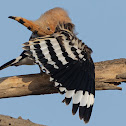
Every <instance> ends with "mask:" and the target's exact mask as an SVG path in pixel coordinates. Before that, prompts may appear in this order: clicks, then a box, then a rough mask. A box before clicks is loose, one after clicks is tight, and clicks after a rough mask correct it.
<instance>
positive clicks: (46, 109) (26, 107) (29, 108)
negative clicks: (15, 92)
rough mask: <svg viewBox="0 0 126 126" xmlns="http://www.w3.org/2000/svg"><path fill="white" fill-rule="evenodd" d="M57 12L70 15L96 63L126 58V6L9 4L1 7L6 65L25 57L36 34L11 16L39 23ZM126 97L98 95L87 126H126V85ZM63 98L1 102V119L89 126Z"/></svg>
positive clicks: (107, 2) (113, 0)
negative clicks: (47, 14)
mask: <svg viewBox="0 0 126 126" xmlns="http://www.w3.org/2000/svg"><path fill="white" fill-rule="evenodd" d="M54 7H62V8H64V9H66V10H67V11H68V13H69V16H70V17H71V19H72V21H73V23H74V24H75V26H76V32H77V33H78V35H77V36H78V37H79V39H81V40H83V42H85V43H86V44H87V45H88V46H89V47H91V48H92V50H93V54H92V57H93V60H94V62H99V61H105V60H112V59H118V58H126V50H125V48H126V1H125V0H104V1H103V0H102V1H101V0H83V1H82V0H76V1H73V0H69V1H68V0H63V1H59V0H52V1H50V0H27V1H26V0H21V1H17V0H11V1H9V0H3V1H0V65H2V64H4V63H5V62H7V61H9V60H11V59H13V58H15V57H17V56H19V55H20V53H21V52H22V43H24V42H26V41H28V39H29V37H30V35H31V31H29V30H27V29H26V28H25V27H24V26H22V25H21V24H19V23H17V22H16V21H13V20H10V19H8V16H21V17H24V18H27V19H29V20H36V19H38V18H39V17H40V15H41V14H43V13H44V12H45V11H47V10H49V9H52V8H54ZM38 72H39V68H38V66H20V67H9V68H7V69H5V70H3V71H0V77H6V76H13V75H23V74H32V73H38ZM121 87H122V88H123V90H122V91H96V99H95V104H94V108H93V113H92V116H91V119H90V122H89V123H88V124H87V126H111V125H114V126H119V125H121V126H124V125H125V124H126V117H125V116H126V108H125V107H126V84H125V83H122V85H121ZM63 98H64V96H62V95H60V94H53V95H39V96H26V97H20V98H8V99H0V114H3V115H9V116H12V117H15V118H17V117H18V116H22V118H24V119H30V120H31V121H33V122H35V123H39V124H44V125H48V126H83V125H84V123H83V121H80V120H79V116H78V113H77V114H76V115H75V116H73V115H72V112H71V110H72V104H70V105H69V106H66V105H65V104H63V103H62V100H63Z"/></svg>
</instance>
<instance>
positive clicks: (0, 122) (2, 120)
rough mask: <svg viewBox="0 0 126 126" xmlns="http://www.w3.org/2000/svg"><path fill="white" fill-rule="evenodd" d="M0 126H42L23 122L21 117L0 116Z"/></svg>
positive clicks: (26, 121) (27, 121)
mask: <svg viewBox="0 0 126 126" xmlns="http://www.w3.org/2000/svg"><path fill="white" fill-rule="evenodd" d="M0 126H44V125H40V124H35V123H33V122H31V121H30V120H29V119H27V120H24V119H22V118H21V117H18V118H17V119H16V118H13V117H10V116H4V115H0Z"/></svg>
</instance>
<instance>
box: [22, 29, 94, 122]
mask: <svg viewBox="0 0 126 126" xmlns="http://www.w3.org/2000/svg"><path fill="white" fill-rule="evenodd" d="M36 41H37V42H36ZM77 42H78V43H77ZM81 45H83V48H82V49H81V48H80V46H81ZM23 49H24V50H26V52H27V53H28V55H30V56H31V57H33V58H34V60H35V62H36V63H37V64H39V65H40V66H44V67H45V68H46V69H47V71H48V74H50V76H51V78H50V80H51V81H53V82H54V83H55V86H56V87H57V88H58V89H59V92H60V93H62V94H63V93H65V99H64V100H63V102H65V103H66V104H67V105H68V104H69V103H70V101H71V99H73V107H72V113H73V114H76V112H77V110H78V109H79V117H80V119H83V120H84V121H85V122H86V123H87V122H88V121H89V119H90V116H91V112H92V107H93V104H94V97H95V74H94V63H93V61H92V59H91V57H90V55H89V54H88V52H86V51H85V50H84V44H80V40H78V39H77V38H76V37H75V39H74V34H71V33H69V32H68V31H67V32H66V31H64V32H63V31H62V32H61V33H60V34H59V33H55V34H53V35H52V37H47V36H46V37H45V38H44V37H42V38H40V37H39V39H35V40H33V41H29V42H27V43H26V44H25V43H24V48H23Z"/></svg>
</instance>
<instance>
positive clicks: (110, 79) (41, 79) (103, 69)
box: [0, 59, 126, 98]
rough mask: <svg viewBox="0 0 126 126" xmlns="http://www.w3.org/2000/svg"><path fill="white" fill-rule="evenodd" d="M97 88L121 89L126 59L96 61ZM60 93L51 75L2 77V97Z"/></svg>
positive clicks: (124, 79) (0, 80)
mask: <svg viewBox="0 0 126 126" xmlns="http://www.w3.org/2000/svg"><path fill="white" fill-rule="evenodd" d="M95 75H96V77H95V82H96V90H121V89H122V88H121V87H117V86H118V85H119V84H121V82H126V59H115V60H109V61H102V62H97V63H95ZM52 93H58V90H57V89H56V88H55V87H53V83H51V82H50V81H49V75H47V74H45V73H43V74H29V75H20V76H12V77H3V78H0V98H9V97H20V96H27V95H40V94H52Z"/></svg>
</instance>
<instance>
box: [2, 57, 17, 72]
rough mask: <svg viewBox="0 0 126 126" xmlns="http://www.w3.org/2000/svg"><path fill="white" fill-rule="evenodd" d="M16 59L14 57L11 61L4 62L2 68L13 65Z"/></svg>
mask: <svg viewBox="0 0 126 126" xmlns="http://www.w3.org/2000/svg"><path fill="white" fill-rule="evenodd" d="M15 61H16V59H12V60H10V61H9V62H7V63H5V64H3V65H2V66H0V70H2V69H5V68H7V67H9V66H13V65H14V63H15Z"/></svg>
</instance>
